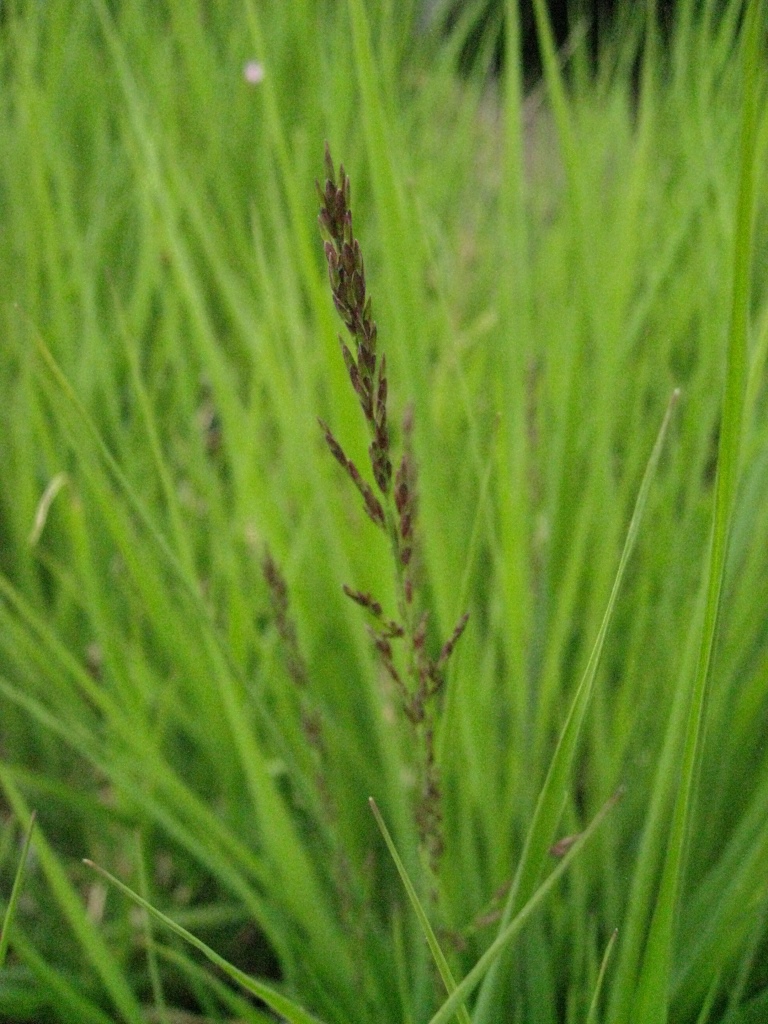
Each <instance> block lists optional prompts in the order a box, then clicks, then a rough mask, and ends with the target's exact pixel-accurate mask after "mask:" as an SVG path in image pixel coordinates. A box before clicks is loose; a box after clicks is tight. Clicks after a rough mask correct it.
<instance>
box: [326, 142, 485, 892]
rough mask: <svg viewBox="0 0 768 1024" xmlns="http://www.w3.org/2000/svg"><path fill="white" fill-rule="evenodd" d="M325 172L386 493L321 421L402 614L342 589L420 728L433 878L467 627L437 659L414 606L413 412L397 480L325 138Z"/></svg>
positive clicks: (345, 194) (356, 378) (365, 405)
mask: <svg viewBox="0 0 768 1024" xmlns="http://www.w3.org/2000/svg"><path fill="white" fill-rule="evenodd" d="M325 172H326V180H325V186H324V187H322V188H321V186H320V184H319V182H316V186H317V194H318V196H319V198H320V204H321V209H320V213H319V216H318V222H319V225H320V232H321V234H322V237H323V240H324V243H325V258H326V261H327V263H328V278H329V280H330V284H331V292H332V295H333V302H334V305H335V306H336V309H337V310H338V313H339V316H340V317H341V319H342V320H343V321H344V324H345V326H346V328H347V330H348V332H349V334H350V335H351V337H352V339H353V342H354V346H353V347H354V353H353V351H352V350H351V349H350V347H349V345H347V344H346V342H345V341H344V339H343V338H341V337H340V338H339V343H340V345H341V351H342V355H343V357H344V363H345V365H346V367H347V372H348V374H349V379H350V382H351V384H352V387H353V388H354V391H355V394H356V395H357V397H358V400H359V402H360V408H361V409H362V412H363V416H364V418H365V421H366V425H367V427H368V431H369V434H370V437H371V443H370V446H369V449H368V455H369V458H370V463H371V471H372V474H373V478H374V480H375V481H376V486H377V488H378V491H379V494H380V496H381V500H380V499H379V497H377V495H376V494H375V493H374V489H373V488H372V487H371V485H370V484H368V483H367V482H366V481H365V480H364V479H363V477H362V476H361V474H360V471H359V470H358V468H357V466H355V464H354V463H353V462H352V461H351V459H349V458H347V456H346V454H345V452H344V449H343V448H342V447H341V445H340V444H339V442H338V440H337V439H336V438H335V437H334V435H333V433H332V431H331V429H330V427H329V426H328V425H327V424H326V423H324V422H323V421H322V420H321V421H320V425H321V427H322V429H323V433H324V434H325V440H326V443H327V445H328V448H329V450H330V452H331V454H332V455H333V457H334V458H335V459H336V461H337V462H338V463H339V465H340V466H341V467H342V468H343V469H344V470H345V471H346V473H347V475H348V476H349V477H350V479H351V480H352V482H353V483H354V485H355V486H356V487H357V489H358V491H359V492H360V495H361V497H362V499H363V507H364V509H365V512H366V514H367V515H368V517H369V518H370V519H371V521H372V522H373V523H375V524H376V525H377V526H379V527H381V528H383V529H384V530H385V532H386V533H387V534H388V536H389V539H390V544H391V548H392V556H393V562H394V571H395V579H396V589H397V602H398V614H399V617H400V620H401V621H396V620H394V619H387V618H385V616H384V612H383V608H382V605H381V603H380V602H379V601H378V600H376V599H375V598H374V597H373V596H372V595H371V594H368V593H362V592H360V591H358V590H354V589H352V588H351V587H348V586H345V587H344V592H345V593H346V594H347V596H348V597H349V598H350V599H351V600H353V601H354V602H355V603H356V604H359V605H360V606H361V607H363V608H365V609H366V610H367V611H368V612H369V614H370V615H371V617H372V618H373V619H374V624H372V625H371V626H369V631H370V634H371V638H372V640H373V644H374V648H375V650H376V652H377V654H378V657H379V660H380V662H381V665H382V667H383V669H384V670H385V672H386V675H387V676H388V677H389V679H390V680H391V681H392V683H393V684H394V686H395V688H396V690H397V692H398V695H399V698H400V703H401V707H402V711H403V714H404V716H405V718H406V719H407V720H408V721H409V722H410V723H411V725H412V727H413V729H414V730H415V732H416V737H417V742H416V749H417V751H418V753H417V760H418V766H417V767H418V774H419V795H418V798H417V803H416V808H415V822H416V827H417V830H418V834H419V841H420V845H421V849H422V853H423V855H424V860H425V863H426V865H427V866H428V868H429V870H430V871H431V872H432V874H433V875H434V874H435V873H436V872H437V868H438V864H439V860H440V856H441V854H442V851H443V845H444V844H443V837H442V814H441V809H440V803H441V787H440V777H439V769H438V765H437V761H436V757H435V743H434V720H435V700H434V698H435V697H437V695H438V693H439V692H440V691H441V689H442V688H443V683H444V669H445V666H446V664H447V662H448V659H449V658H450V656H451V653H452V651H453V649H454V647H455V645H456V643H457V641H458V639H459V637H460V636H461V634H462V632H463V631H464V627H465V626H466V624H467V619H468V615H467V614H465V615H463V616H462V617H461V619H460V620H459V622H458V624H457V625H456V627H455V629H454V631H453V633H452V635H451V637H450V638H449V639H448V640H447V641H446V642H445V643H444V644H443V645H442V647H441V648H440V650H439V653H438V655H437V657H436V658H432V657H431V656H430V655H429V653H428V649H427V648H428V645H427V624H428V618H429V615H428V611H427V610H426V609H423V610H422V609H418V608H417V601H416V597H415V595H416V589H417V587H416V573H415V567H416V566H417V564H418V559H417V558H416V557H415V553H416V522H417V515H418V491H417V479H418V474H417V467H416V460H415V457H414V454H413V448H412V443H411V442H412V432H413V414H412V411H411V409H410V408H409V409H408V410H407V411H406V414H405V417H404V420H403V451H402V455H401V458H400V461H399V463H398V466H397V471H396V472H395V474H394V486H393V479H392V478H393V469H392V451H391V444H390V433H389V426H388V419H387V397H388V383H387V363H386V357H385V356H384V355H383V354H381V355H379V354H378V352H377V340H378V332H377V327H376V322H375V321H374V320H373V317H372V315H371V299H370V296H369V295H368V294H367V290H366V282H365V264H364V262H363V254H362V252H361V250H360V244H359V242H358V241H357V239H356V238H355V236H354V232H353V228H352V211H351V209H350V184H349V177H348V176H347V174H346V172H345V171H344V166H343V164H342V165H341V166H340V167H339V171H338V175H337V174H336V170H335V168H334V165H333V160H332V158H331V153H330V150H329V148H328V145H327V143H326V147H325ZM393 641H404V642H405V648H406V650H405V652H404V655H403V657H402V658H398V657H397V655H396V653H395V647H394V645H393Z"/></svg>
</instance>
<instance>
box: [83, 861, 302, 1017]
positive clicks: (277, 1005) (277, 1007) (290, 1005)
mask: <svg viewBox="0 0 768 1024" xmlns="http://www.w3.org/2000/svg"><path fill="white" fill-rule="evenodd" d="M83 863H84V864H87V865H88V867H90V868H93V870H94V871H96V872H98V873H99V874H100V875H101V876H102V878H105V879H106V880H107V881H108V882H110V883H111V884H112V885H114V886H115V887H116V888H117V889H119V890H120V891H121V892H122V893H124V894H125V895H126V896H127V897H128V898H129V899H131V900H133V902H134V903H136V904H137V905H138V906H140V907H142V908H143V909H144V910H146V911H147V912H148V913H149V914H151V915H152V917H154V918H155V920H157V921H159V922H160V923H161V924H164V925H165V926H166V928H170V929H171V931H172V932H175V933H176V934H177V935H179V936H180V937H181V938H182V939H184V941H185V942H188V943H189V944H190V946H194V947H195V949H197V950H199V951H200V952H201V953H202V954H203V956H205V957H207V958H208V960H210V961H211V963H212V964H215V965H216V966H217V967H218V968H220V969H221V970H222V971H223V972H224V973H225V974H226V975H227V976H228V977H229V978H231V979H232V980H233V981H234V982H236V983H237V984H238V985H240V986H242V988H244V989H245V990H246V992H250V993H251V995H254V996H257V997H258V998H259V999H261V1000H262V1002H264V1003H266V1004H267V1006H268V1007H269V1008H270V1009H271V1010H274V1011H275V1013H279V1014H280V1016H281V1017H284V1018H285V1020H287V1021H288V1024H322V1022H320V1019H319V1018H318V1017H315V1016H314V1015H313V1014H311V1013H309V1012H308V1011H307V1010H305V1009H304V1007H303V1006H300V1005H299V1004H298V1003H295V1002H294V1001H293V1000H292V999H289V998H288V996H284V995H283V994H282V993H280V992H278V991H277V990H276V989H274V988H272V987H271V985H267V984H265V983H264V982H263V981H257V980H256V978H252V977H251V976H250V975H248V974H246V973H245V972H244V971H241V970H238V968H237V967H234V966H233V965H232V964H231V963H229V961H227V960H225V959H224V957H223V956H219V954H218V953H217V952H216V951H215V950H213V949H211V947H210V946H207V945H206V944H205V943H204V942H203V941H202V940H201V939H198V938H197V936H195V935H193V934H192V932H188V931H187V929H186V928H182V926H181V925H180V924H176V922H175V921H172V920H171V918H170V917H166V916H165V914H163V913H161V911H159V910H157V909H156V908H155V907H153V906H152V904H151V903H148V902H147V900H145V899H143V898H142V897H141V896H139V894H138V893H136V892H134V891H133V889H131V888H129V887H128V886H127V885H126V884H125V882H121V881H120V879H119V878H115V876H114V875H111V874H110V873H109V872H108V871H105V870H104V868H102V867H99V865H98V864H94V862H93V861H92V860H88V859H84V860H83Z"/></svg>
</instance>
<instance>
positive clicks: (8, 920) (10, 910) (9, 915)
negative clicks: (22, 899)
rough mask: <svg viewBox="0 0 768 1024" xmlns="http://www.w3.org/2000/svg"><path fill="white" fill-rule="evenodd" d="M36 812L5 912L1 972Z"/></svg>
mask: <svg viewBox="0 0 768 1024" xmlns="http://www.w3.org/2000/svg"><path fill="white" fill-rule="evenodd" d="M35 817H36V815H35V812H34V811H33V812H32V813H31V814H30V816H29V824H28V825H27V833H26V835H25V837H24V845H23V846H22V848H21V856H20V857H19V865H18V867H17V868H16V874H15V876H14V879H13V887H12V888H11V897H10V899H9V900H8V906H7V907H6V910H5V916H4V917H3V927H2V930H1V931H0V970H1V969H2V968H3V966H4V964H5V958H6V956H7V954H8V943H9V939H10V933H11V926H12V925H13V919H14V917H15V916H16V908H17V907H18V905H19V896H20V895H21V886H22V883H23V881H24V869H25V868H26V866H27V857H28V856H29V845H30V843H31V842H32V833H33V831H34V828H35Z"/></svg>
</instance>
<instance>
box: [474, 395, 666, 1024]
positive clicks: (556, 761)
mask: <svg viewBox="0 0 768 1024" xmlns="http://www.w3.org/2000/svg"><path fill="white" fill-rule="evenodd" d="M679 397H680V392H679V390H678V389H675V390H674V391H673V392H672V396H671V398H670V400H669V404H668V406H667V411H666V413H665V415H664V420H663V421H662V424H661V428H660V429H659V434H658V437H657V438H656V443H655V445H654V446H653V451H652V452H651V456H650V458H649V460H648V465H647V466H646V469H645V474H644V476H643V480H642V483H641V484H640V490H639V491H638V495H637V501H636V502H635V509H634V512H633V513H632V519H631V520H630V523H629V529H628V530H627V537H626V540H625V542H624V550H623V551H622V553H621V559H620V560H619V567H618V569H617V571H616V578H615V580H614V583H613V588H612V590H611V595H610V597H609V598H608V604H607V606H606V609H605V614H604V615H603V621H602V622H601V624H600V629H599V630H598V634H597V638H596V639H595V643H594V646H593V648H592V652H591V654H590V656H589V661H588V662H587V667H586V669H585V670H584V675H583V676H582V679H581V682H580V683H579V686H578V689H577V690H576V693H575V695H574V698H573V702H572V704H571V708H570V711H569V712H568V718H567V719H566V722H565V725H564V726H563V731H562V733H561V734H560V739H559V740H558V744H557V748H556V750H555V753H554V756H553V758H552V761H551V763H550V766H549V771H548V772H547V777H546V779H545V781H544V785H543V787H542V790H541V793H540V794H539V799H538V802H537V804H536V810H535V811H534V814H533V821H532V822H531V827H530V829H529V830H528V835H527V837H526V840H525V846H524V847H523V853H522V856H521V858H520V863H519V865H518V868H517V873H516V874H515V878H514V881H513V883H512V888H511V890H510V893H509V897H508V899H507V904H506V907H505V908H504V915H503V917H502V921H501V925H500V928H499V935H501V934H502V932H503V930H504V928H505V927H506V926H507V925H508V923H509V922H510V921H511V920H512V918H513V916H514V915H515V913H516V912H517V911H518V910H519V909H520V907H521V906H522V905H523V904H524V903H525V902H526V901H527V900H529V899H530V897H531V895H532V893H533V892H534V890H535V886H536V882H537V880H538V878H539V875H540V874H541V870H542V867H543V865H544V862H545V859H546V856H547V850H548V849H549V847H550V845H551V843H552V837H553V836H554V834H555V830H556V828H557V823H558V821H559V820H560V817H561V815H562V813H563V809H564V807H565V803H566V800H567V797H568V785H569V779H570V774H571V768H572V766H573V761H574V757H575V755H576V747H577V744H578V740H579V736H580V734H581V727H582V724H583V722H584V716H585V715H586V711H587V706H588V705H589V700H590V697H591V696H592V690H593V687H594V683H595V677H596V675H597V666H598V664H599V662H600V655H601V654H602V651H603V644H604V643H605V637H606V634H607V632H608V626H609V625H610V622H611V619H612V617H613V612H614V608H615V606H616V600H617V598H618V594H619V590H620V588H621V583H622V580H623V579H624V573H625V572H626V568H627V564H628V563H629V559H630V556H631V554H632V551H633V549H634V547H635V543H636V541H637V536H638V533H639V531H640V524H641V522H642V518H643V513H644V512H645V507H646V504H647V502H648V494H649V492H650V488H651V482H652V481H653V477H654V475H655V473H656V467H657V465H658V462H659V458H660V456H661V451H662V447H663V444H664V438H665V437H666V434H667V429H668V427H669V423H670V419H671V416H672V412H673V410H674V408H675V406H676V405H677V402H678V399H679ZM501 973H502V963H501V961H499V963H497V964H496V965H495V967H494V970H493V971H490V972H489V973H488V976H487V978H486V979H485V982H484V984H483V988H482V989H481V991H480V995H479V996H478V1005H477V1009H476V1012H475V1024H492V1022H493V1021H495V1020H496V1019H497V1016H498V1006H497V1005H496V993H497V991H498V988H497V987H498V985H499V983H500V981H501Z"/></svg>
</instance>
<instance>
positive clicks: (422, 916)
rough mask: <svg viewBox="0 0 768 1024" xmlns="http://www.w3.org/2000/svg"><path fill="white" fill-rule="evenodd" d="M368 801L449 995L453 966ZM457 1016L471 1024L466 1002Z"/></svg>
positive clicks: (371, 801) (452, 989) (452, 987)
mask: <svg viewBox="0 0 768 1024" xmlns="http://www.w3.org/2000/svg"><path fill="white" fill-rule="evenodd" d="M368 803H369V804H370V805H371V810H372V811H373V816H374V818H375V819H376V824H377V825H378V826H379V831H380V832H381V834H382V836H383V837H384V842H385V843H386V844H387V849H388V850H389V852H390V855H391V857H392V860H393V861H394V862H395V867H396V868H397V873H398V874H399V875H400V878H401V880H402V883H403V885H404V887H405V891H406V892H407V893H408V899H409V900H410V901H411V906H412V907H413V909H414V911H415V912H416V916H417V917H418V919H419V924H420V926H421V930H422V931H423V933H424V937H425V938H426V940H427V943H428V944H429V949H430V952H431V953H432V958H433V960H434V961H435V965H436V966H437V969H438V971H439V972H440V977H441V978H442V979H443V984H444V985H445V988H446V991H447V992H448V995H449V996H450V995H453V993H454V992H455V991H456V982H455V980H454V977H453V974H452V973H451V968H450V967H449V966H448V961H447V960H446V959H445V955H444V954H443V951H442V949H441V948H440V943H439V942H438V941H437V936H436V935H435V933H434V931H433V930H432V925H431V924H430V923H429V918H428V917H427V914H426V911H425V910H424V907H423V906H422V905H421V900H420V899H419V897H418V894H417V892H416V889H415V888H414V885H413V882H412V881H411V879H410V878H409V876H408V872H407V871H406V870H405V864H403V862H402V860H401V859H400V854H399V853H398V852H397V847H396V846H395V844H394V843H393V842H392V837H391V836H390V834H389V829H388V828H387V826H386V824H385V822H384V819H383V818H382V816H381V812H380V811H379V808H378V807H377V806H376V801H375V800H374V799H373V797H370V798H369V800H368ZM456 1017H457V1019H458V1020H460V1021H461V1022H462V1024H470V1016H469V1013H468V1011H467V1008H466V1006H465V1005H464V1003H459V1005H458V1006H457V1008H456Z"/></svg>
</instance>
